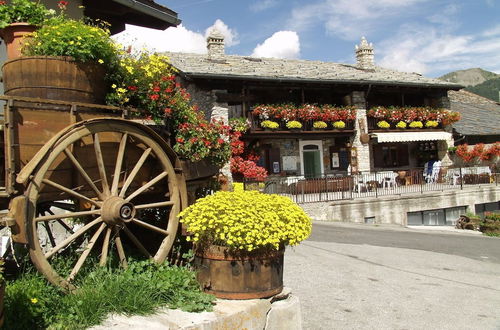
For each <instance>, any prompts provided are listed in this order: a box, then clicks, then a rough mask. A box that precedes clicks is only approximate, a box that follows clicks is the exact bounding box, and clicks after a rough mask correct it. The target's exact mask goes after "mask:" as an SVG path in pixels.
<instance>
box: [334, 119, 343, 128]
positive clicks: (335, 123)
mask: <svg viewBox="0 0 500 330" xmlns="http://www.w3.org/2000/svg"><path fill="white" fill-rule="evenodd" d="M333 127H335V128H337V129H342V128H345V122H344V121H343V120H337V121H336V122H334V123H333Z"/></svg>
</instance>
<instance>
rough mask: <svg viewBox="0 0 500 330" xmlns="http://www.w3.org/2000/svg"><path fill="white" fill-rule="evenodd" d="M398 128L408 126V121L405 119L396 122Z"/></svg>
mask: <svg viewBox="0 0 500 330" xmlns="http://www.w3.org/2000/svg"><path fill="white" fill-rule="evenodd" d="M396 128H399V129H405V128H406V123H405V122H404V121H402V120H401V121H399V122H398V123H397V124H396Z"/></svg>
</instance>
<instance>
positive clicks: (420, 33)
mask: <svg viewBox="0 0 500 330" xmlns="http://www.w3.org/2000/svg"><path fill="white" fill-rule="evenodd" d="M490 31H491V30H490ZM377 50H378V51H377ZM375 51H376V52H377V54H380V55H381V58H380V60H379V61H377V60H376V63H377V64H378V65H380V66H383V67H387V68H392V69H396V70H401V71H413V72H419V73H424V74H425V73H428V72H434V73H436V72H438V73H439V72H446V71H449V70H457V69H468V68H473V67H474V68H475V67H481V68H484V69H486V70H491V71H495V72H497V71H498V70H500V65H499V64H498V63H500V35H498V34H496V33H486V32H480V33H478V34H476V35H454V34H451V33H448V32H446V31H444V32H443V31H441V30H440V29H438V28H436V27H432V26H407V27H404V28H403V29H402V30H401V31H400V32H399V33H398V34H397V35H396V36H395V37H393V38H389V39H386V40H384V41H382V42H380V44H379V45H378V47H376V48H375Z"/></svg>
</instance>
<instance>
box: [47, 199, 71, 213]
mask: <svg viewBox="0 0 500 330" xmlns="http://www.w3.org/2000/svg"><path fill="white" fill-rule="evenodd" d="M47 205H49V208H48V210H47V212H49V213H50V214H54V213H52V211H51V210H50V207H57V208H58V209H62V210H66V211H71V212H75V211H76V205H75V204H71V203H63V202H50V203H48V204H47Z"/></svg>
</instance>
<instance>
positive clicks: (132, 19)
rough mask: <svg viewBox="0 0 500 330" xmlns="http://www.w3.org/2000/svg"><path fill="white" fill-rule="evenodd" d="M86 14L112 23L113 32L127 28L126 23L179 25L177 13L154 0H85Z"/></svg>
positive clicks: (152, 26)
mask: <svg viewBox="0 0 500 330" xmlns="http://www.w3.org/2000/svg"><path fill="white" fill-rule="evenodd" d="M83 5H84V7H85V12H84V14H85V16H87V17H91V18H99V19H103V20H105V21H107V22H109V23H111V32H112V33H113V34H115V33H118V32H121V31H123V30H124V29H125V24H132V25H139V26H144V27H147V28H153V29H160V30H165V29H166V28H168V27H170V26H177V25H178V24H180V22H181V21H180V20H179V19H178V18H177V13H176V12H175V11H173V10H171V9H169V8H167V7H164V6H162V5H159V4H157V3H156V2H154V1H153V0H102V1H94V0H83Z"/></svg>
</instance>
